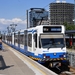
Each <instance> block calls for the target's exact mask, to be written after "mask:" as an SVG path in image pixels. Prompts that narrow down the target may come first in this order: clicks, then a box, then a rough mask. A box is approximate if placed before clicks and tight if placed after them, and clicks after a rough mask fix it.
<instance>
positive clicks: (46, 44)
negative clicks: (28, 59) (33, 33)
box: [40, 34, 65, 48]
mask: <svg viewBox="0 0 75 75" xmlns="http://www.w3.org/2000/svg"><path fill="white" fill-rule="evenodd" d="M40 41H41V47H42V48H63V47H65V40H64V35H62V34H60V35H56V34H55V35H54V34H53V35H52V34H51V35H44V34H41V37H40Z"/></svg>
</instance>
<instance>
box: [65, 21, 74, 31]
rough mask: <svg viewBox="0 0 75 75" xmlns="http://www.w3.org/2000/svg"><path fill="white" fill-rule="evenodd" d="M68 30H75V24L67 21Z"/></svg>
mask: <svg viewBox="0 0 75 75" xmlns="http://www.w3.org/2000/svg"><path fill="white" fill-rule="evenodd" d="M64 26H65V28H66V30H75V25H71V24H68V23H67V22H65V23H64Z"/></svg>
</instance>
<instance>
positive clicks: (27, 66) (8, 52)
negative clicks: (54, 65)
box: [0, 43, 57, 75]
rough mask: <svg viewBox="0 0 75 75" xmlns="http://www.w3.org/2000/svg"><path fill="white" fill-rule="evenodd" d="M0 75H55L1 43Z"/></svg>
mask: <svg viewBox="0 0 75 75" xmlns="http://www.w3.org/2000/svg"><path fill="white" fill-rule="evenodd" d="M3 47H4V50H0V75H57V74H56V73H54V72H52V71H51V70H49V69H47V68H45V67H44V66H42V65H41V64H39V63H37V62H36V61H34V60H32V59H30V58H29V57H27V56H25V55H24V54H22V53H20V52H19V51H17V50H15V49H13V48H11V47H9V46H8V45H6V44H4V43H3Z"/></svg>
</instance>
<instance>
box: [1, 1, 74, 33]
mask: <svg viewBox="0 0 75 75" xmlns="http://www.w3.org/2000/svg"><path fill="white" fill-rule="evenodd" d="M55 1H56V0H0V31H1V32H3V33H4V32H7V27H8V26H10V24H17V26H16V30H20V29H21V30H22V29H26V10H29V9H30V8H45V9H46V10H49V4H50V3H52V2H55ZM60 1H62V0H60ZM66 2H67V3H74V0H66Z"/></svg>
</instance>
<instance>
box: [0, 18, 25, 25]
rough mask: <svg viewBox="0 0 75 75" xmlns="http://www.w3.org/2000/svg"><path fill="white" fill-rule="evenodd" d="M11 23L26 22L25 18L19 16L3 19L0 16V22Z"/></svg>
mask: <svg viewBox="0 0 75 75" xmlns="http://www.w3.org/2000/svg"><path fill="white" fill-rule="evenodd" d="M11 23H15V24H18V23H19V24H26V20H22V19H20V18H13V19H4V18H0V24H5V25H6V24H11Z"/></svg>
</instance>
